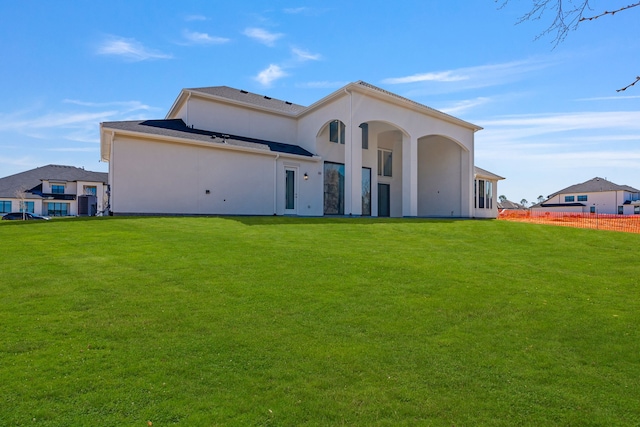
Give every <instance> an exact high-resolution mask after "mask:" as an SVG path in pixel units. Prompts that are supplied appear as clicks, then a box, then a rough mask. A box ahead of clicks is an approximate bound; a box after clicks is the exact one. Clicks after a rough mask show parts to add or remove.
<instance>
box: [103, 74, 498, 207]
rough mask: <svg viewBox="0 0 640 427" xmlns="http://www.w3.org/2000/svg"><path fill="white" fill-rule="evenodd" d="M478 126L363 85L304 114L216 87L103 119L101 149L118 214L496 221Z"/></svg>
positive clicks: (285, 104)
mask: <svg viewBox="0 0 640 427" xmlns="http://www.w3.org/2000/svg"><path fill="white" fill-rule="evenodd" d="M480 129H481V128H480V127H479V126H476V125H474V124H471V123H468V122H466V121H463V120H460V119H458V118H456V117H453V116H450V115H448V114H445V113H442V112H440V111H437V110H435V109H432V108H430V107H427V106H425V105H422V104H419V103H417V102H414V101H412V100H410V99H407V98H404V97H401V96H399V95H396V94H394V93H391V92H388V91H386V90H383V89H380V88H378V87H375V86H373V85H370V84H368V83H365V82H362V81H358V82H355V83H350V84H348V85H346V86H345V87H343V88H341V89H339V90H337V91H335V92H333V93H331V94H329V95H328V96H326V97H324V98H322V99H320V100H319V101H317V102H315V103H313V104H312V105H310V106H307V107H305V106H302V105H297V104H293V103H291V102H287V101H282V100H277V99H274V98H271V97H268V96H262V95H258V94H254V93H250V92H247V91H244V90H238V89H234V88H230V87H226V86H216V87H204V88H195V89H183V90H182V91H181V92H180V94H179V96H178V98H177V99H176V101H175V102H174V104H173V105H172V106H171V109H170V110H169V112H168V113H167V115H166V117H165V118H164V119H161V120H144V121H122V122H104V123H101V125H100V148H101V159H102V160H103V161H106V162H109V184H110V186H111V210H112V212H113V214H115V215H126V214H196V215H197V214H201V215H206V214H216V215H300V216H323V215H353V216H391V217H456V218H472V217H480V218H495V217H496V216H497V205H496V203H495V200H494V198H495V194H496V193H497V189H496V186H497V181H498V180H500V179H503V178H502V177H499V176H498V175H495V174H492V173H490V172H488V171H485V170H482V169H479V168H475V167H474V150H475V147H474V134H475V132H477V131H479V130H480Z"/></svg>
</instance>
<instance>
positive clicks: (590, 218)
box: [498, 209, 640, 234]
mask: <svg viewBox="0 0 640 427" xmlns="http://www.w3.org/2000/svg"><path fill="white" fill-rule="evenodd" d="M498 219H500V220H504V221H515V222H528V223H532V224H547V225H560V226H564V227H575V228H593V229H596V230H610V231H622V232H625V233H639V234H640V215H612V214H600V213H579V212H535V211H533V212H532V211H528V210H506V209H505V210H502V211H500V212H499V213H498Z"/></svg>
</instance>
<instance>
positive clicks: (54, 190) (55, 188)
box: [51, 184, 64, 194]
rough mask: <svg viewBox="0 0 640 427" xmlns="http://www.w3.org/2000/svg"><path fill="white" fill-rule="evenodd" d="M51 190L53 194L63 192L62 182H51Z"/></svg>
mask: <svg viewBox="0 0 640 427" xmlns="http://www.w3.org/2000/svg"><path fill="white" fill-rule="evenodd" d="M51 192H52V193H53V194H64V185H63V184H51Z"/></svg>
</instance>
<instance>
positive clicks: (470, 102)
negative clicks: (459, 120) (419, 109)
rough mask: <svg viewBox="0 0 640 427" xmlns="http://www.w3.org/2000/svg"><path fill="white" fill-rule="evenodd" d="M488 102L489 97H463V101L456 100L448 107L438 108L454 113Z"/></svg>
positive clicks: (489, 100)
mask: <svg viewBox="0 0 640 427" xmlns="http://www.w3.org/2000/svg"><path fill="white" fill-rule="evenodd" d="M489 102H491V98H488V97H484V96H480V97H478V98H474V99H465V100H463V101H458V102H456V103H454V104H453V105H451V106H449V107H444V108H439V110H440V111H442V112H443V113H447V114H454V115H455V114H460V113H462V112H464V111H468V110H471V109H473V108H476V107H479V106H481V105H486V104H488V103H489Z"/></svg>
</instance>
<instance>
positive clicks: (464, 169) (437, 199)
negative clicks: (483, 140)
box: [418, 135, 471, 217]
mask: <svg viewBox="0 0 640 427" xmlns="http://www.w3.org/2000/svg"><path fill="white" fill-rule="evenodd" d="M469 170H470V153H469V151H468V150H467V149H465V148H464V147H463V146H462V145H460V144H459V143H458V142H456V141H455V140H453V139H450V138H448V137H445V136H442V135H429V136H425V137H422V138H419V139H418V216H425V217H464V216H467V215H468V210H469V197H470V193H469V192H470V188H469V183H470V182H471V177H470V176H469V173H470V172H469Z"/></svg>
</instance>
